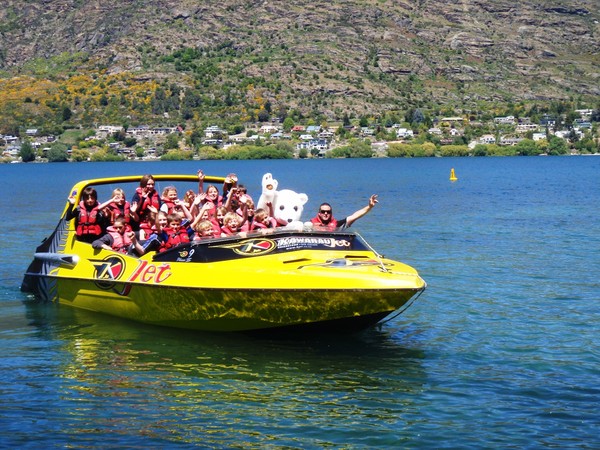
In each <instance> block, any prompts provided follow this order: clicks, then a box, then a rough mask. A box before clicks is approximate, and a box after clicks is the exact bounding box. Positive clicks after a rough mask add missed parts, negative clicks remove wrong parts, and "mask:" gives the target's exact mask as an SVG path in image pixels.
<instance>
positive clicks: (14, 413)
mask: <svg viewBox="0 0 600 450" xmlns="http://www.w3.org/2000/svg"><path fill="white" fill-rule="evenodd" d="M200 167H201V168H203V169H204V170H205V172H206V173H210V174H215V175H225V174H226V173H228V172H230V171H233V172H236V173H237V174H238V175H239V176H240V178H241V180H242V182H244V183H245V184H246V185H247V186H248V187H249V190H250V193H251V194H253V196H254V197H255V199H258V197H259V195H260V181H261V178H262V174H263V173H264V172H266V171H270V172H272V173H273V175H274V177H275V178H277V179H278V180H279V187H280V188H282V189H283V188H289V189H293V190H296V191H298V192H305V193H307V194H308V196H309V203H308V204H307V206H306V211H305V213H304V215H303V219H305V220H307V219H308V218H309V217H311V216H312V215H314V212H315V210H316V208H317V206H318V204H319V203H320V202H321V201H325V200H327V201H329V202H330V203H332V204H333V206H334V213H335V215H336V216H337V217H338V218H342V217H344V216H345V215H348V214H350V213H352V212H353V211H355V210H356V209H358V208H360V207H362V206H364V205H365V204H366V201H367V199H368V196H369V195H370V194H371V193H378V194H379V198H380V204H379V205H378V206H377V207H376V209H375V210H373V211H372V212H371V213H370V214H369V215H368V216H366V217H364V218H363V219H361V220H360V221H359V222H357V224H356V225H355V227H356V229H357V230H358V231H360V232H361V234H362V235H363V236H364V237H365V238H366V239H367V240H368V241H369V242H370V243H371V244H372V245H373V246H374V247H375V248H376V249H377V250H379V251H380V252H382V253H384V254H385V255H386V256H389V257H392V258H394V259H398V260H401V261H404V262H406V263H408V264H410V265H412V266H414V267H415V268H417V269H418V270H419V272H420V273H421V275H422V276H423V277H424V278H425V279H426V280H427V282H428V283H429V288H428V290H427V291H426V292H425V293H424V294H423V295H422V296H421V297H420V298H419V300H418V301H417V302H416V303H415V304H414V305H413V306H412V307H411V308H410V309H408V311H406V312H405V313H404V314H403V315H401V316H399V317H397V318H395V319H393V320H391V321H389V322H388V323H385V324H383V325H382V326H381V327H380V328H378V329H372V330H368V331H366V332H364V333H361V334H358V335H355V336H338V337H331V336H330V337H320V336H306V338H305V339H296V340H283V339H268V338H250V337H247V336H243V335H220V334H205V333H189V332H183V331H178V330H170V329H163V328H156V327H150V326H144V325H140V324H135V323H132V322H127V321H123V320H119V319H115V318H111V317H107V316H103V315H98V314H93V313H87V312H82V311H75V310H72V309H69V308H65V307H58V306H56V305H37V304H33V303H31V302H30V301H29V299H28V297H27V296H26V295H24V294H23V293H21V292H20V291H19V285H20V282H21V278H22V273H23V271H24V270H25V269H26V267H27V265H28V263H29V261H30V260H31V258H32V255H33V252H34V249H35V247H36V245H37V244H38V243H39V242H40V241H41V240H42V239H43V238H44V237H45V236H47V235H48V234H49V233H50V232H51V230H52V229H53V228H54V226H55V224H56V222H57V220H58V217H59V214H60V212H61V211H62V208H63V207H64V204H65V200H66V197H67V195H68V193H69V190H70V188H71V186H72V185H73V183H74V182H75V181H78V180H80V179H83V178H93V177H97V176H108V175H126V174H132V173H139V174H142V173H146V172H149V173H167V172H172V173H194V172H195V171H196V170H197V169H198V168H200ZM452 167H454V168H455V169H456V174H457V176H458V178H459V180H458V182H456V183H450V182H449V180H448V177H449V174H450V169H451V168H452ZM0 180H1V181H0V183H1V189H0V198H1V201H0V205H1V208H2V209H1V211H2V216H3V217H4V227H3V228H4V230H3V239H2V245H1V247H0V264H1V271H0V308H1V309H0V311H1V314H0V369H1V370H0V447H15V448H16V447H26V448H27V447H29V448H48V447H50V448H55V447H75V448H82V447H86V448H116V447H154V448H166V447H174V446H179V447H190V448H191V447H201V448H322V447H331V448H345V449H346V448H373V447H380V448H599V447H600V414H599V411H598V409H599V408H598V405H600V349H599V344H598V335H599V334H598V331H599V328H600V320H599V319H600V281H599V280H600V212H599V205H600V158H597V157H554V158H543V157H536V158H534V157H531V158H470V159H466V158H465V159H448V158H445V159H414V160H410V159H399V160H394V159H378V160H340V161H331V160H321V161H256V162H254V161H247V162H238V161H228V162H220V161H218V162H217V161H215V162H202V163H201V164H200V165H199V164H198V163H197V162H170V163H159V162H156V163H119V164H114V163H89V164H35V165H33V164H30V165H24V164H12V165H0Z"/></svg>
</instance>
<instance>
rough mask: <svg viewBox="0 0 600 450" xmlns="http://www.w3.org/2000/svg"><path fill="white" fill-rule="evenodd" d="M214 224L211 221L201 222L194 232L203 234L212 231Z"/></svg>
mask: <svg viewBox="0 0 600 450" xmlns="http://www.w3.org/2000/svg"><path fill="white" fill-rule="evenodd" d="M212 229H213V224H212V222H211V221H210V220H201V221H200V222H198V223H197V224H196V225H195V226H194V231H195V232H196V233H201V232H202V231H207V230H212Z"/></svg>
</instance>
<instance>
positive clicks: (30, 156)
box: [19, 141, 35, 162]
mask: <svg viewBox="0 0 600 450" xmlns="http://www.w3.org/2000/svg"><path fill="white" fill-rule="evenodd" d="M19 156H20V157H21V160H23V162H31V161H35V152H34V151H33V147H32V146H31V142H29V141H25V142H23V144H21V150H20V151H19Z"/></svg>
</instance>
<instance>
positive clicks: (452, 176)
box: [450, 169, 458, 181]
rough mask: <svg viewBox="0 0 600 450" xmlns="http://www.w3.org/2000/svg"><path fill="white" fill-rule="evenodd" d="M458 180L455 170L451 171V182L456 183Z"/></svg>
mask: <svg viewBox="0 0 600 450" xmlns="http://www.w3.org/2000/svg"><path fill="white" fill-rule="evenodd" d="M456 180H458V178H456V174H455V173H454V169H450V181H456Z"/></svg>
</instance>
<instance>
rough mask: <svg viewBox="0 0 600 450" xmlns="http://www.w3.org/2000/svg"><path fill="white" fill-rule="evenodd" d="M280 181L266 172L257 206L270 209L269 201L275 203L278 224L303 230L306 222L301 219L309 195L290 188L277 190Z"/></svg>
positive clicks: (266, 209) (274, 212) (274, 213)
mask: <svg viewBox="0 0 600 450" xmlns="http://www.w3.org/2000/svg"><path fill="white" fill-rule="evenodd" d="M278 185H279V183H278V182H277V180H276V179H274V178H273V175H271V174H270V173H265V174H264V175H263V179H262V193H261V195H260V198H259V199H258V204H257V205H256V207H257V208H263V209H264V210H265V211H269V206H268V203H271V205H273V218H274V219H275V220H276V221H277V224H278V226H281V227H285V228H286V229H291V230H297V231H302V229H303V228H304V224H303V223H302V221H301V220H300V217H301V216H302V212H303V211H304V205H305V204H306V202H307V201H308V195H306V194H299V193H297V192H294V191H291V190H289V189H282V190H281V191H278V190H277V187H278Z"/></svg>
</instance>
